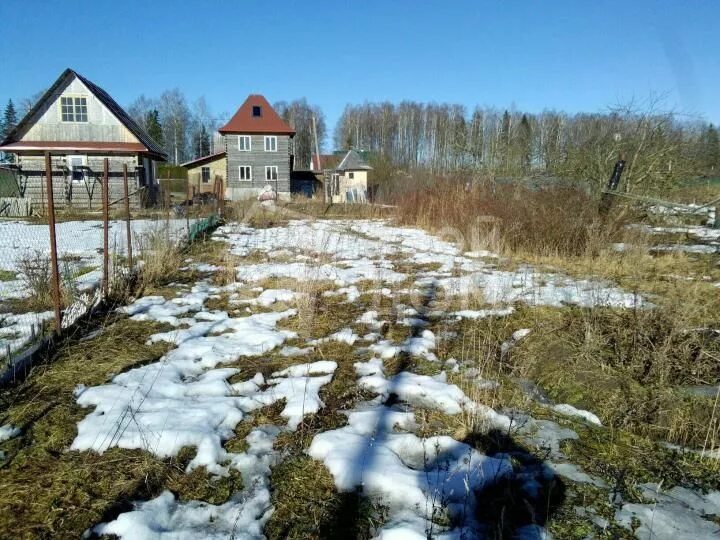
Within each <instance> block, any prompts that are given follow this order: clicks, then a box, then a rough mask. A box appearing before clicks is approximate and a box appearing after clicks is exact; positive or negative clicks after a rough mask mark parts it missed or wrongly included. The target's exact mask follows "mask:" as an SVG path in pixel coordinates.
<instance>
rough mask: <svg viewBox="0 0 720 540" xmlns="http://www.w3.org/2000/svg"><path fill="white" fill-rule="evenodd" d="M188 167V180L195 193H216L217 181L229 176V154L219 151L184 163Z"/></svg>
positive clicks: (224, 183) (223, 180)
mask: <svg viewBox="0 0 720 540" xmlns="http://www.w3.org/2000/svg"><path fill="white" fill-rule="evenodd" d="M182 166H183V167H185V168H186V169H187V175H188V182H189V183H190V186H191V188H192V190H193V193H194V194H198V193H215V189H216V188H215V186H216V185H217V181H218V180H220V181H222V182H223V186H225V188H227V185H226V182H225V179H226V176H227V155H226V154H225V152H217V153H215V154H211V155H209V156H203V157H200V158H197V159H194V160H192V161H188V162H187V163H183V164H182Z"/></svg>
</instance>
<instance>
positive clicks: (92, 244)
mask: <svg viewBox="0 0 720 540" xmlns="http://www.w3.org/2000/svg"><path fill="white" fill-rule="evenodd" d="M113 165H115V166H114V167H113ZM48 169H50V170H51V171H52V173H51V174H50V178H51V181H50V182H48V180H47V178H48V174H47V172H46V171H47V170H48ZM142 174H143V171H137V170H132V171H131V170H128V167H127V166H126V165H125V164H122V163H120V164H119V166H118V164H117V163H110V161H109V160H106V161H104V162H103V163H102V164H101V166H100V171H99V173H96V174H94V176H93V178H92V180H91V182H92V183H93V184H95V185H94V186H93V188H92V190H91V191H90V192H91V193H92V194H93V196H92V198H89V197H87V196H84V197H78V198H77V199H76V200H72V199H70V200H69V199H68V197H67V192H68V186H67V183H68V181H69V182H73V181H75V182H77V179H73V178H72V177H71V178H70V179H68V175H67V174H65V171H63V170H61V169H59V168H58V167H57V165H56V163H55V162H54V161H53V159H52V158H50V159H49V167H46V168H45V171H42V174H40V175H37V178H35V179H33V178H32V177H31V175H30V173H29V172H28V171H17V170H9V171H8V170H5V171H3V173H2V175H1V176H2V177H3V179H4V183H3V186H4V187H5V188H7V189H4V193H5V192H7V193H6V194H9V195H12V196H8V197H0V210H3V209H4V212H0V382H3V381H7V380H8V378H10V379H12V378H13V377H15V376H16V375H18V371H19V369H20V367H21V366H20V365H19V362H21V361H22V362H26V361H27V360H26V359H27V358H28V357H29V356H32V353H33V352H34V350H36V349H38V348H39V346H40V345H41V344H43V343H46V338H48V337H49V336H52V335H57V334H63V333H66V332H67V331H68V329H70V328H72V327H73V325H75V324H76V323H77V322H78V321H79V320H80V318H82V317H83V316H92V312H93V309H94V308H95V307H97V306H100V305H102V304H103V302H104V301H105V300H110V299H114V298H115V297H117V296H118V295H119V293H120V292H121V291H127V290H128V287H130V285H131V284H132V283H136V282H137V281H138V279H139V278H140V279H142V278H143V277H144V274H145V273H146V272H148V271H150V269H152V268H153V267H154V266H155V262H156V261H155V259H156V258H158V257H161V256H162V254H161V251H163V250H166V249H167V248H168V247H173V248H174V249H175V251H177V248H178V247H180V248H182V247H184V246H186V245H188V244H189V243H191V242H193V241H195V240H197V239H198V238H200V237H201V236H202V235H203V233H204V232H205V231H206V230H208V229H209V228H212V227H214V226H216V225H217V224H218V223H219V221H220V216H221V214H222V211H223V194H224V187H223V183H222V181H220V180H219V179H216V180H215V181H213V182H204V183H203V182H200V184H199V186H198V184H196V183H193V182H192V181H188V180H184V179H183V180H181V181H175V182H174V183H173V184H171V185H170V186H168V187H170V188H171V189H168V188H167V187H164V186H163V185H162V184H161V185H160V186H159V187H154V188H153V189H152V190H149V189H147V188H140V187H139V186H140V181H139V180H140V179H141V178H142V176H141V175H142ZM23 175H24V176H25V178H23ZM81 181H82V182H85V179H81ZM23 182H24V183H25V190H23V189H18V188H17V186H18V185H21V188H22V183H23ZM78 183H79V182H78ZM88 183H90V181H88ZM208 184H209V186H208ZM8 186H9V187H8ZM13 186H14V187H15V189H14V191H13V190H12V189H11V188H13ZM72 187H74V188H76V189H79V188H83V189H84V187H85V186H72ZM30 188H32V189H30ZM23 191H24V196H23V194H22V192H23ZM38 192H41V193H42V197H41V198H39V197H38V195H37V194H38ZM84 193H85V195H87V193H88V190H87V189H84ZM3 201H5V202H3ZM73 203H75V204H73Z"/></svg>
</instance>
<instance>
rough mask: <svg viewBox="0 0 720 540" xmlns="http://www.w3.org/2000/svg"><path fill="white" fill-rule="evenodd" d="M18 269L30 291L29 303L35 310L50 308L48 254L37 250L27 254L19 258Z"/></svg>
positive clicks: (50, 290) (50, 265) (50, 291)
mask: <svg viewBox="0 0 720 540" xmlns="http://www.w3.org/2000/svg"><path fill="white" fill-rule="evenodd" d="M18 267H19V269H20V273H21V276H22V280H23V282H24V285H25V288H27V289H28V290H29V291H30V294H31V297H30V303H31V304H32V305H33V306H34V307H35V308H37V309H48V308H50V307H52V305H53V293H52V279H51V277H52V264H51V262H50V257H49V256H48V254H47V253H44V252H42V251H39V250H36V251H34V252H32V253H27V254H25V255H23V256H22V257H21V258H20V261H19V264H18Z"/></svg>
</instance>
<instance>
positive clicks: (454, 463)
mask: <svg viewBox="0 0 720 540" xmlns="http://www.w3.org/2000/svg"><path fill="white" fill-rule="evenodd" d="M214 237H215V238H216V239H218V240H221V241H223V242H226V243H227V247H228V249H229V251H230V252H232V253H234V254H236V255H239V256H247V255H250V254H253V255H254V257H253V258H252V260H253V261H257V260H258V259H259V257H257V255H258V254H262V255H263V256H264V258H265V261H264V262H250V261H243V262H240V263H239V264H238V266H237V268H236V278H237V283H233V284H230V285H225V286H218V285H213V284H212V282H211V281H209V280H202V281H198V282H197V283H195V284H194V285H193V286H192V287H186V286H181V285H178V286H177V287H176V295H175V296H174V297H171V298H165V297H161V296H146V297H143V298H139V299H137V300H136V301H135V302H133V303H132V304H130V305H129V306H127V307H126V308H124V309H123V311H124V312H125V313H126V314H127V315H128V316H129V317H130V318H131V319H133V320H136V321H139V322H142V321H158V322H162V323H165V324H167V325H169V327H170V328H171V329H170V330H169V331H166V332H161V333H157V334H154V335H152V336H151V337H150V338H149V341H150V342H165V343H168V344H170V346H171V349H170V350H169V352H167V354H165V355H164V356H163V357H162V358H161V359H160V360H158V361H157V362H154V363H150V364H146V365H143V366H141V367H137V368H135V369H131V370H129V371H126V372H124V373H121V374H119V375H116V376H114V377H113V378H112V379H111V380H110V381H108V382H107V383H106V384H103V385H100V386H95V387H78V388H77V389H76V392H75V395H76V399H77V402H78V404H80V405H81V406H83V407H87V408H88V414H87V415H86V416H85V417H84V418H83V419H82V420H81V421H80V422H79V423H78V434H77V437H76V438H75V440H74V442H73V443H72V449H73V450H86V451H87V450H89V451H95V452H101V453H102V452H105V451H106V450H108V449H109V448H113V447H120V448H128V449H142V450H145V451H146V452H149V453H151V454H153V455H155V456H158V457H161V458H163V457H169V456H176V455H177V454H178V452H179V451H180V449H181V448H183V447H186V446H190V447H193V448H194V455H193V458H192V460H191V461H190V463H189V465H188V466H187V468H188V470H192V469H195V468H198V467H204V468H205V469H206V470H207V471H208V472H209V473H211V474H214V475H221V476H222V475H227V474H228V473H229V471H230V470H231V469H235V470H237V471H239V472H240V474H241V475H242V478H243V489H242V490H241V491H239V492H237V493H236V494H235V495H233V496H232V497H231V499H230V500H228V501H227V502H225V503H223V504H220V505H212V504H209V503H206V502H203V501H183V500H178V499H177V498H176V496H175V495H174V494H173V493H171V492H169V491H165V492H163V493H162V494H160V495H159V496H158V497H156V498H153V499H151V500H148V501H137V502H136V503H135V507H134V509H133V510H131V511H129V512H124V513H122V514H120V515H119V516H117V517H116V518H115V519H113V520H111V521H108V522H106V523H101V524H97V525H96V526H95V527H94V532H96V533H98V534H114V535H117V536H119V537H120V538H125V539H129V538H132V539H146V538H147V539H151V538H152V539H155V538H160V537H162V538H165V537H167V538H174V539H190V538H228V537H232V536H233V535H235V537H241V538H248V539H255V538H258V539H259V538H263V527H264V525H265V524H266V522H267V520H268V519H270V516H271V515H272V513H273V508H272V502H271V496H270V493H271V489H272V486H271V484H270V468H271V467H273V466H275V465H277V464H278V463H279V462H280V461H281V460H282V459H283V453H282V452H281V451H280V449H278V448H275V446H274V442H275V441H276V439H277V437H278V436H279V435H281V434H287V433H292V432H294V431H295V430H297V429H298V428H299V426H301V425H302V423H303V420H304V419H305V418H306V417H307V416H308V415H312V414H322V413H323V410H324V409H325V407H326V405H325V403H324V401H323V398H322V395H323V392H324V391H325V388H326V387H327V386H328V385H329V384H331V383H332V382H333V380H334V377H335V376H336V372H337V370H338V366H339V362H340V361H341V359H340V358H333V357H327V358H325V356H324V355H321V354H318V353H317V351H318V349H322V347H323V346H324V345H325V344H332V343H342V344H344V346H347V347H351V348H352V350H353V352H354V358H353V360H352V368H353V369H354V372H355V378H356V380H355V383H356V385H357V387H358V388H360V389H363V390H364V391H365V392H367V393H369V394H370V395H371V396H373V397H371V398H370V399H369V400H366V401H360V402H358V403H354V404H353V406H352V408H348V409H343V410H341V411H340V412H341V413H342V415H344V416H345V417H346V418H347V422H346V424H345V425H343V426H341V427H338V428H336V429H330V430H327V431H322V432H319V433H317V434H316V435H315V436H314V437H313V438H312V441H311V443H310V445H309V447H308V448H307V454H308V455H309V456H310V457H312V458H313V459H314V460H317V461H318V462H320V463H322V464H323V465H324V466H325V467H326V468H327V469H328V471H329V472H330V474H331V475H332V478H333V480H334V483H335V486H336V488H337V490H339V491H359V492H360V493H362V495H363V496H365V497H370V498H371V499H372V500H374V501H375V502H377V503H378V504H381V505H382V506H383V507H385V508H386V509H387V516H386V519H385V521H384V522H383V523H382V524H381V525H380V526H379V528H378V530H377V531H376V534H377V537H378V538H383V539H393V538H403V539H404V538H410V539H412V538H417V539H424V538H427V537H428V535H430V536H431V537H432V538H442V539H451V538H452V539H455V538H457V539H460V538H475V537H482V536H483V535H484V534H485V532H486V529H485V527H486V524H485V523H483V522H482V520H480V519H479V518H478V513H477V508H478V507H480V506H481V505H483V504H487V503H486V502H485V501H483V493H484V492H485V491H486V490H487V489H489V488H491V487H492V486H493V485H495V484H497V483H498V482H503V481H507V480H508V479H511V480H513V481H514V482H517V483H518V484H519V485H520V487H521V489H522V490H523V491H524V492H525V493H527V494H528V496H529V497H530V498H532V497H540V491H539V486H540V485H541V484H542V483H543V482H547V480H548V479H549V478H553V476H554V475H558V476H561V477H563V478H565V479H567V480H569V481H573V482H579V483H584V484H590V485H592V486H593V487H594V488H598V489H607V483H606V482H604V481H603V480H602V479H601V478H597V477H594V476H592V475H589V474H587V473H586V472H585V471H583V470H582V469H581V468H580V467H578V466H577V465H575V464H573V463H570V462H569V461H567V458H566V457H565V456H564V455H563V453H562V452H561V450H560V446H561V442H562V441H563V440H567V439H576V438H577V437H578V434H577V433H576V432H575V431H574V430H573V429H570V428H568V427H564V426H562V425H560V424H559V423H556V422H554V421H550V420H539V419H534V418H532V417H530V416H528V415H517V414H512V415H511V414H510V413H509V412H508V411H496V410H493V409H492V408H490V407H488V406H487V405H485V404H483V403H480V402H477V401H474V400H473V399H472V398H471V397H469V396H468V395H467V394H466V393H465V391H463V389H462V388H460V386H458V385H457V384H455V383H454V382H452V379H451V376H450V375H451V374H453V373H456V372H461V371H462V370H467V371H466V375H467V377H465V378H469V377H470V376H471V373H470V371H469V369H468V368H467V366H462V367H461V366H460V365H459V364H458V362H457V361H456V360H453V359H445V358H441V357H440V353H439V351H438V340H439V339H440V337H439V336H438V335H436V332H435V331H433V329H432V328H430V327H429V326H430V318H431V317H430V316H429V315H431V316H432V319H433V320H443V321H449V322H448V324H457V321H458V320H460V319H463V318H465V319H481V318H490V317H498V318H499V317H507V316H509V315H511V314H512V313H513V310H514V308H513V304H514V303H517V302H520V303H525V304H528V305H530V306H537V305H550V306H563V305H567V304H572V305H580V306H597V305H601V306H609V307H615V308H619V309H623V308H631V307H635V306H641V307H642V306H648V304H647V302H646V301H645V300H644V299H643V298H641V297H639V296H637V295H635V294H632V293H629V292H626V291H623V290H621V289H619V288H617V287H615V286H614V285H613V284H610V283H602V282H597V281H593V280H578V279H572V278H569V277H567V276H563V275H560V274H552V273H547V272H538V271H536V270H534V269H533V268H530V267H523V268H520V269H518V270H516V271H507V270H499V269H498V268H497V266H496V265H497V262H498V261H497V259H498V258H497V256H494V255H493V254H489V253H483V254H477V253H472V254H471V253H463V252H462V250H460V249H459V248H458V247H457V246H456V245H454V244H452V243H450V242H446V241H443V240H441V239H438V238H436V237H434V236H432V235H430V234H427V233H425V232H423V231H420V230H417V229H409V228H399V227H394V226H391V225H390V224H388V223H386V222H382V221H317V222H310V221H292V222H290V223H289V224H288V225H287V226H282V227H275V228H271V229H254V228H251V227H248V226H245V225H240V224H230V225H226V226H224V227H222V228H221V229H219V230H218V231H216V233H215V234H214ZM408 265H411V266H412V265H414V266H415V269H414V270H408ZM206 269H207V270H208V271H210V272H212V270H214V269H213V268H211V267H206ZM215 269H217V268H215ZM269 278H281V279H283V280H284V281H283V288H267V289H265V288H263V287H259V286H258V284H259V283H261V282H263V281H264V280H266V279H269ZM310 281H322V282H324V283H329V284H330V290H326V291H325V293H326V295H325V296H322V297H321V298H334V300H333V301H340V302H347V303H348V305H353V306H357V305H358V302H362V298H363V295H364V294H365V295H369V296H370V297H374V298H384V299H393V300H394V301H395V302H396V303H395V306H394V307H395V309H396V311H397V312H398V313H399V314H400V316H399V317H398V318H397V320H396V321H395V322H394V323H393V324H396V325H397V326H398V327H402V328H405V329H407V330H411V332H410V335H409V336H408V337H407V338H403V339H399V340H394V339H392V338H389V337H387V336H384V335H383V334H382V331H383V328H386V327H387V326H388V325H389V324H391V323H390V322H389V321H386V320H382V319H381V318H380V313H379V311H378V309H376V308H375V306H373V305H367V301H366V302H365V304H364V309H365V311H364V312H363V313H362V314H361V315H360V316H359V317H355V316H353V318H352V319H351V322H350V323H348V322H347V321H340V320H338V322H337V325H336V327H335V328H332V329H330V331H329V332H328V333H327V334H326V335H324V336H322V337H319V338H315V339H307V338H301V337H300V336H299V335H298V334H297V333H296V332H295V331H292V330H289V329H287V324H288V323H289V322H290V321H293V320H294V319H295V318H296V317H298V311H299V310H300V309H302V303H303V301H304V299H305V298H306V296H307V293H306V292H305V291H306V290H307V282H310ZM286 283H290V285H285V284H286ZM443 295H444V296H445V297H446V299H443V298H442V296H443ZM408 296H411V297H415V298H419V299H421V300H422V302H421V304H423V306H424V308H425V310H426V312H424V311H423V309H421V307H422V306H418V307H411V306H407V305H404V304H401V301H402V302H405V301H406V299H407V297H408ZM219 298H228V299H229V302H228V305H229V306H231V307H230V308H228V309H229V311H223V310H219V309H211V308H209V307H208V305H209V304H210V301H211V300H215V299H219ZM443 302H446V303H447V304H444V303H443ZM464 302H467V303H472V304H473V305H472V306H470V307H466V308H465V309H458V307H457V306H458V305H462V304H463V303H464ZM233 307H234V308H237V309H232V308H233ZM530 332H531V330H530V329H526V328H517V329H515V331H514V332H513V334H512V337H511V338H510V339H509V340H508V341H507V342H506V343H505V344H503V349H502V350H503V354H507V353H508V351H510V349H512V348H513V347H515V346H516V345H517V344H518V343H519V342H520V341H521V340H523V339H525V338H526V337H527V336H528V334H530ZM287 342H290V343H287ZM275 353H277V354H278V356H280V357H282V358H284V359H285V360H286V361H287V362H288V367H285V368H283V369H279V370H277V371H273V372H272V373H271V374H270V375H269V376H267V375H265V376H263V374H262V373H260V372H258V373H255V374H254V375H252V376H247V377H245V376H244V377H243V378H242V380H236V379H237V377H238V374H239V373H241V370H240V367H242V366H243V365H244V362H247V361H248V359H254V361H260V362H262V360H263V359H264V358H266V357H267V356H268V355H271V354H275ZM408 357H409V358H413V359H417V360H419V361H422V362H426V363H429V364H430V365H432V366H437V369H436V370H435V373H434V374H432V375H428V374H419V373H415V372H413V371H412V370H410V369H401V370H400V371H397V372H391V371H389V369H390V367H389V366H390V365H396V364H393V362H395V361H396V360H398V359H402V358H408ZM343 361H347V359H344V360H343ZM401 365H402V364H401ZM458 376H459V375H458ZM231 379H232V381H231ZM479 382H480V383H482V384H485V385H486V386H485V387H488V388H491V387H493V383H494V381H479ZM494 384H497V383H494ZM478 386H479V385H478ZM275 403H282V406H283V409H282V412H281V413H280V415H281V417H282V418H283V421H282V422H281V423H278V425H260V426H257V427H254V428H253V429H252V430H251V431H250V433H249V435H247V438H246V442H247V447H246V448H247V449H246V450H245V451H244V452H229V451H227V450H225V448H224V446H223V443H224V442H225V441H227V440H228V439H230V438H232V437H234V436H235V430H236V428H237V426H238V425H239V424H240V423H242V422H245V421H247V420H248V419H249V418H251V417H252V415H253V414H254V413H256V412H257V411H260V410H261V409H263V408H265V407H268V406H270V405H273V404H275ZM544 406H545V407H546V408H547V410H548V411H551V412H555V413H558V414H559V415H560V416H562V417H570V418H574V419H577V420H578V421H579V422H586V423H587V424H588V425H589V426H591V427H592V429H604V428H602V425H601V421H600V419H599V418H598V417H597V416H596V415H595V414H593V413H592V412H590V411H585V410H580V409H577V408H575V407H573V406H571V405H568V404H550V403H546V404H544ZM427 411H436V412H438V413H442V414H444V415H447V416H450V417H453V416H459V415H461V416H465V417H470V418H473V419H475V420H476V421H479V422H482V423H483V424H484V425H485V426H487V428H488V429H496V430H499V431H501V432H503V433H512V434H514V435H515V436H517V437H518V438H520V439H521V440H523V442H524V443H525V444H527V445H529V446H530V447H533V448H538V449H545V453H546V455H547V460H548V461H547V462H546V463H543V464H540V465H533V466H522V467H518V465H517V463H515V462H514V460H513V459H512V458H511V456H510V455H506V454H496V455H494V456H489V455H485V454H483V453H482V452H480V451H479V450H476V449H475V448H473V447H472V446H470V445H468V444H465V443H463V442H460V441H458V440H455V439H453V438H452V437H450V436H447V435H437V436H427V435H423V434H421V430H420V424H421V421H420V415H421V414H422V415H425V414H426V412H427ZM8 429H10V428H8ZM649 489H650V487H648V490H649ZM686 491H688V490H686ZM650 495H652V493H651V494H650ZM678 497H680V498H681V499H682V500H681V502H680V503H678V502H677V501H676V499H677V498H678ZM698 497H700V495H697V493H696V492H690V493H687V492H685V491H683V492H682V493H675V492H668V493H667V494H665V493H662V490H656V492H655V495H653V496H648V499H649V501H650V503H649V504H647V505H642V504H633V505H631V504H621V505H620V506H619V509H618V513H617V521H618V522H619V523H622V524H625V525H626V526H628V527H629V526H630V522H631V521H633V520H632V517H633V516H634V517H635V518H636V519H639V520H640V523H641V525H642V527H644V529H642V528H641V531H642V530H648V531H652V534H654V535H655V536H653V538H682V537H683V536H682V535H681V534H682V533H683V532H684V531H685V530H686V529H683V527H685V525H684V523H687V524H689V525H687V526H688V527H689V526H692V527H700V528H698V529H697V530H698V531H703V532H705V533H707V534H706V535H705V537H708V538H709V537H711V536H710V535H711V534H712V532H711V531H712V530H713V526H714V525H713V524H712V522H710V521H708V520H707V519H705V517H706V516H705V515H706V514H712V513H718V511H717V505H718V501H719V500H720V499H719V498H720V493H711V494H707V495H702V497H700V498H698ZM653 501H655V502H653ZM654 505H658V508H659V509H660V513H659V514H656V513H655V512H653V511H651V510H650V509H652V508H655V506H654ZM658 515H659V516H660V517H661V518H662V519H661V520H660V521H658V522H653V517H655V518H657V516H658ZM678 516H681V517H682V520H685V521H682V520H681V519H679V518H678ZM593 519H594V520H595V521H594V522H596V523H599V525H597V526H598V527H599V529H602V528H603V525H602V518H600V517H599V516H593ZM660 523H662V524H660ZM605 526H606V524H605ZM686 528H687V527H686ZM715 529H717V527H716V526H715ZM545 533H546V531H545V530H544V529H543V528H542V527H540V526H537V525H530V526H523V527H519V528H518V529H517V530H516V531H514V534H515V537H518V538H542V537H545V536H543V535H545ZM697 537H698V538H700V537H702V536H697Z"/></svg>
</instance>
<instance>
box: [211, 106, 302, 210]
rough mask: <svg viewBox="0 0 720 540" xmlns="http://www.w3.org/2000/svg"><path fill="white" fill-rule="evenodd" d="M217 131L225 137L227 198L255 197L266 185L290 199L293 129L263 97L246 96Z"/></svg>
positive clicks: (282, 196)
mask: <svg viewBox="0 0 720 540" xmlns="http://www.w3.org/2000/svg"><path fill="white" fill-rule="evenodd" d="M219 131H220V134H221V135H222V136H223V138H224V140H225V154H226V156H225V157H226V159H227V177H226V178H227V195H228V198H230V199H231V200H238V199H248V198H255V197H257V196H258V195H259V194H260V193H262V192H264V191H266V190H267V187H268V186H269V187H270V188H272V190H273V191H275V193H276V194H277V196H278V198H281V199H289V198H290V172H291V171H292V168H293V144H292V142H293V137H294V136H295V130H294V129H292V128H291V127H290V126H289V125H288V124H287V123H285V121H284V120H283V119H282V118H280V115H278V113H277V112H275V109H273V108H272V106H271V105H270V103H268V101H267V99H265V98H264V97H263V96H261V95H259V94H252V95H250V96H248V98H247V99H246V100H245V102H244V103H243V104H242V105H241V106H240V108H239V109H238V110H237V112H236V113H235V115H234V116H233V117H232V118H231V119H230V121H229V122H228V123H227V124H225V125H224V126H223V127H221V128H220V129H219Z"/></svg>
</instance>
